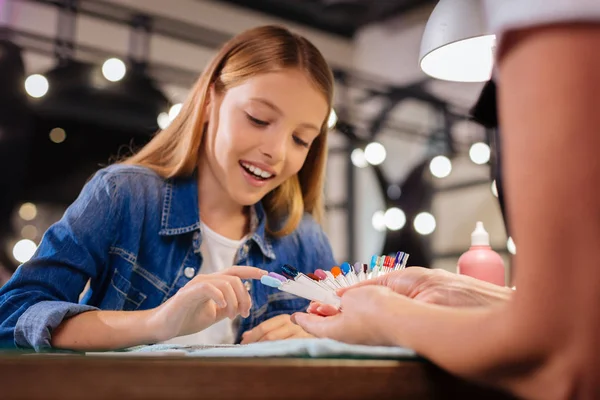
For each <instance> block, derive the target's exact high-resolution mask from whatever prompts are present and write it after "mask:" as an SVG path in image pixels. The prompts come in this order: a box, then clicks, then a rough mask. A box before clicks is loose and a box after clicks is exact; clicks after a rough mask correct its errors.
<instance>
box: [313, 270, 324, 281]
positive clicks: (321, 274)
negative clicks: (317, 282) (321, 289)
mask: <svg viewBox="0 0 600 400" xmlns="http://www.w3.org/2000/svg"><path fill="white" fill-rule="evenodd" d="M315 275H316V276H317V277H319V279H327V274H326V273H325V271H323V270H322V269H318V270H316V271H315Z"/></svg>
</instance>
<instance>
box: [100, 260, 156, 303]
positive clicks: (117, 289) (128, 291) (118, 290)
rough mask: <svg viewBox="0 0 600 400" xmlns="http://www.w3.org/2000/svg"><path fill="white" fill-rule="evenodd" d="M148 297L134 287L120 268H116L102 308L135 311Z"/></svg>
mask: <svg viewBox="0 0 600 400" xmlns="http://www.w3.org/2000/svg"><path fill="white" fill-rule="evenodd" d="M146 297H147V296H146V294H144V293H143V292H142V291H141V290H139V289H137V288H136V287H134V286H133V285H132V284H131V282H130V281H129V280H128V279H127V278H125V277H124V276H123V275H122V274H121V273H120V272H119V270H118V269H115V270H114V272H113V276H112V278H111V280H110V285H109V286H108V290H107V293H106V296H105V297H104V302H103V303H104V304H103V305H102V309H105V310H106V309H108V310H124V311H134V310H137V309H139V308H140V306H141V305H142V303H143V302H144V300H146Z"/></svg>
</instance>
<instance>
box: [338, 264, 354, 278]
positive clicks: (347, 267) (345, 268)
mask: <svg viewBox="0 0 600 400" xmlns="http://www.w3.org/2000/svg"><path fill="white" fill-rule="evenodd" d="M340 269H341V270H342V272H344V275H346V274H348V272H350V270H351V269H352V268H351V267H350V264H348V263H347V262H344V263H342V265H340Z"/></svg>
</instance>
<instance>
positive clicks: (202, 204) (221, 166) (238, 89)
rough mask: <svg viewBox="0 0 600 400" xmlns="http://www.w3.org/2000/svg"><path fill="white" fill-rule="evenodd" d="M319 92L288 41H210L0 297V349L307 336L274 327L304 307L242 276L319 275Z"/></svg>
mask: <svg viewBox="0 0 600 400" xmlns="http://www.w3.org/2000/svg"><path fill="white" fill-rule="evenodd" d="M332 94H333V77H332V73H331V70H330V69H329V67H328V65H327V63H326V62H325V60H324V59H323V57H322V55H321V54H320V53H319V51H318V50H317V49H316V48H315V47H314V46H313V45H312V44H311V43H310V42H309V41H308V40H306V39H304V38H303V37H300V36H298V35H295V34H293V33H291V32H289V31H288V30H286V29H284V28H280V27H274V26H266V27H260V28H255V29H252V30H250V31H247V32H244V33H242V34H240V35H238V36H236V37H235V38H233V39H232V40H230V41H229V42H228V43H226V44H225V45H224V47H223V48H222V49H221V50H220V51H219V52H218V54H217V55H216V56H215V57H214V59H213V60H212V62H211V63H210V64H209V65H208V67H207V68H206V70H205V71H204V72H203V74H202V75H201V76H200V78H199V79H198V81H197V83H196V84H195V85H194V87H193V88H192V90H191V93H190V95H189V98H188V99H187V101H186V102H185V103H184V104H183V107H182V110H181V112H180V114H179V115H178V116H177V118H176V119H175V120H174V121H173V122H172V123H171V125H170V126H169V127H168V128H166V129H164V130H163V131H161V132H159V133H158V134H157V135H156V136H155V137H154V138H153V139H152V140H151V141H150V142H149V143H148V144H147V145H146V146H145V147H144V148H142V149H141V150H140V151H139V152H138V153H137V154H135V155H133V156H132V157H130V158H129V159H126V160H124V161H123V162H121V163H119V164H115V165H112V166H110V167H108V168H105V169H102V170H100V171H98V172H97V173H96V174H95V175H94V177H93V178H92V179H91V180H90V181H89V182H88V183H87V184H86V185H85V187H84V188H83V190H82V192H81V194H80V196H79V197H78V199H77V200H76V201H75V202H74V203H73V204H72V205H71V206H70V207H69V208H68V209H67V211H66V212H65V214H64V216H63V217H62V219H61V220H60V221H58V222H57V223H56V224H54V225H53V226H51V227H50V228H49V229H48V231H47V232H46V234H45V235H44V237H43V239H42V241H41V243H40V245H39V248H38V251H37V252H36V254H35V255H34V257H33V258H32V259H31V260H30V261H28V262H26V263H25V264H23V265H21V266H20V267H19V269H18V270H17V272H16V273H15V274H14V276H13V277H12V278H11V280H10V281H9V282H8V283H7V284H6V285H5V286H4V287H3V288H2V289H0V346H1V347H19V348H34V349H35V350H38V351H40V350H43V349H47V348H64V349H72V350H88V349H95V350H99V349H100V350H103V349H117V348H124V347H128V346H133V345H139V344H147V343H156V342H171V343H186V344H204V343H237V342H243V343H251V342H256V341H262V340H274V339H287V338H291V337H303V336H308V334H307V333H306V332H304V331H303V330H302V329H301V328H300V327H298V326H297V325H294V324H292V323H291V322H290V317H289V315H290V314H291V313H294V312H296V311H301V310H304V309H305V308H306V306H307V305H308V302H306V301H305V300H303V299H300V298H296V297H293V296H289V295H287V294H286V293H283V292H279V291H276V290H274V289H271V288H268V287H265V286H263V285H260V284H257V282H256V281H255V280H256V279H259V278H260V277H261V276H262V275H264V274H266V273H267V272H268V271H273V270H276V269H277V268H278V267H279V266H280V265H282V264H284V263H289V264H292V265H294V266H296V267H297V268H298V269H299V270H300V271H305V272H308V271H313V270H314V269H315V268H318V267H331V266H332V265H333V264H334V259H333V256H332V252H331V247H330V245H329V242H328V240H327V238H326V236H325V234H324V233H323V231H322V230H321V228H320V226H319V224H318V222H317V221H319V219H320V216H321V213H322V186H323V178H324V169H325V164H326V153H327V143H326V138H327V117H328V116H329V113H330V111H331V102H332ZM88 281H89V282H90V288H89V290H87V291H86V292H85V294H84V296H83V298H82V300H81V301H80V302H79V303H78V298H79V295H80V293H81V292H82V290H83V289H84V287H85V285H86V282H88ZM240 316H241V317H240Z"/></svg>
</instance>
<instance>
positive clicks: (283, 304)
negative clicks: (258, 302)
mask: <svg viewBox="0 0 600 400" xmlns="http://www.w3.org/2000/svg"><path fill="white" fill-rule="evenodd" d="M309 304H310V301H308V300H306V299H303V298H300V297H298V296H296V295H293V294H291V293H287V292H275V293H272V294H269V295H268V297H267V310H266V312H265V315H264V320H268V319H271V318H273V317H276V316H278V315H281V314H290V315H291V314H293V313H295V312H302V311H306V308H307V307H308V305H309Z"/></svg>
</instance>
